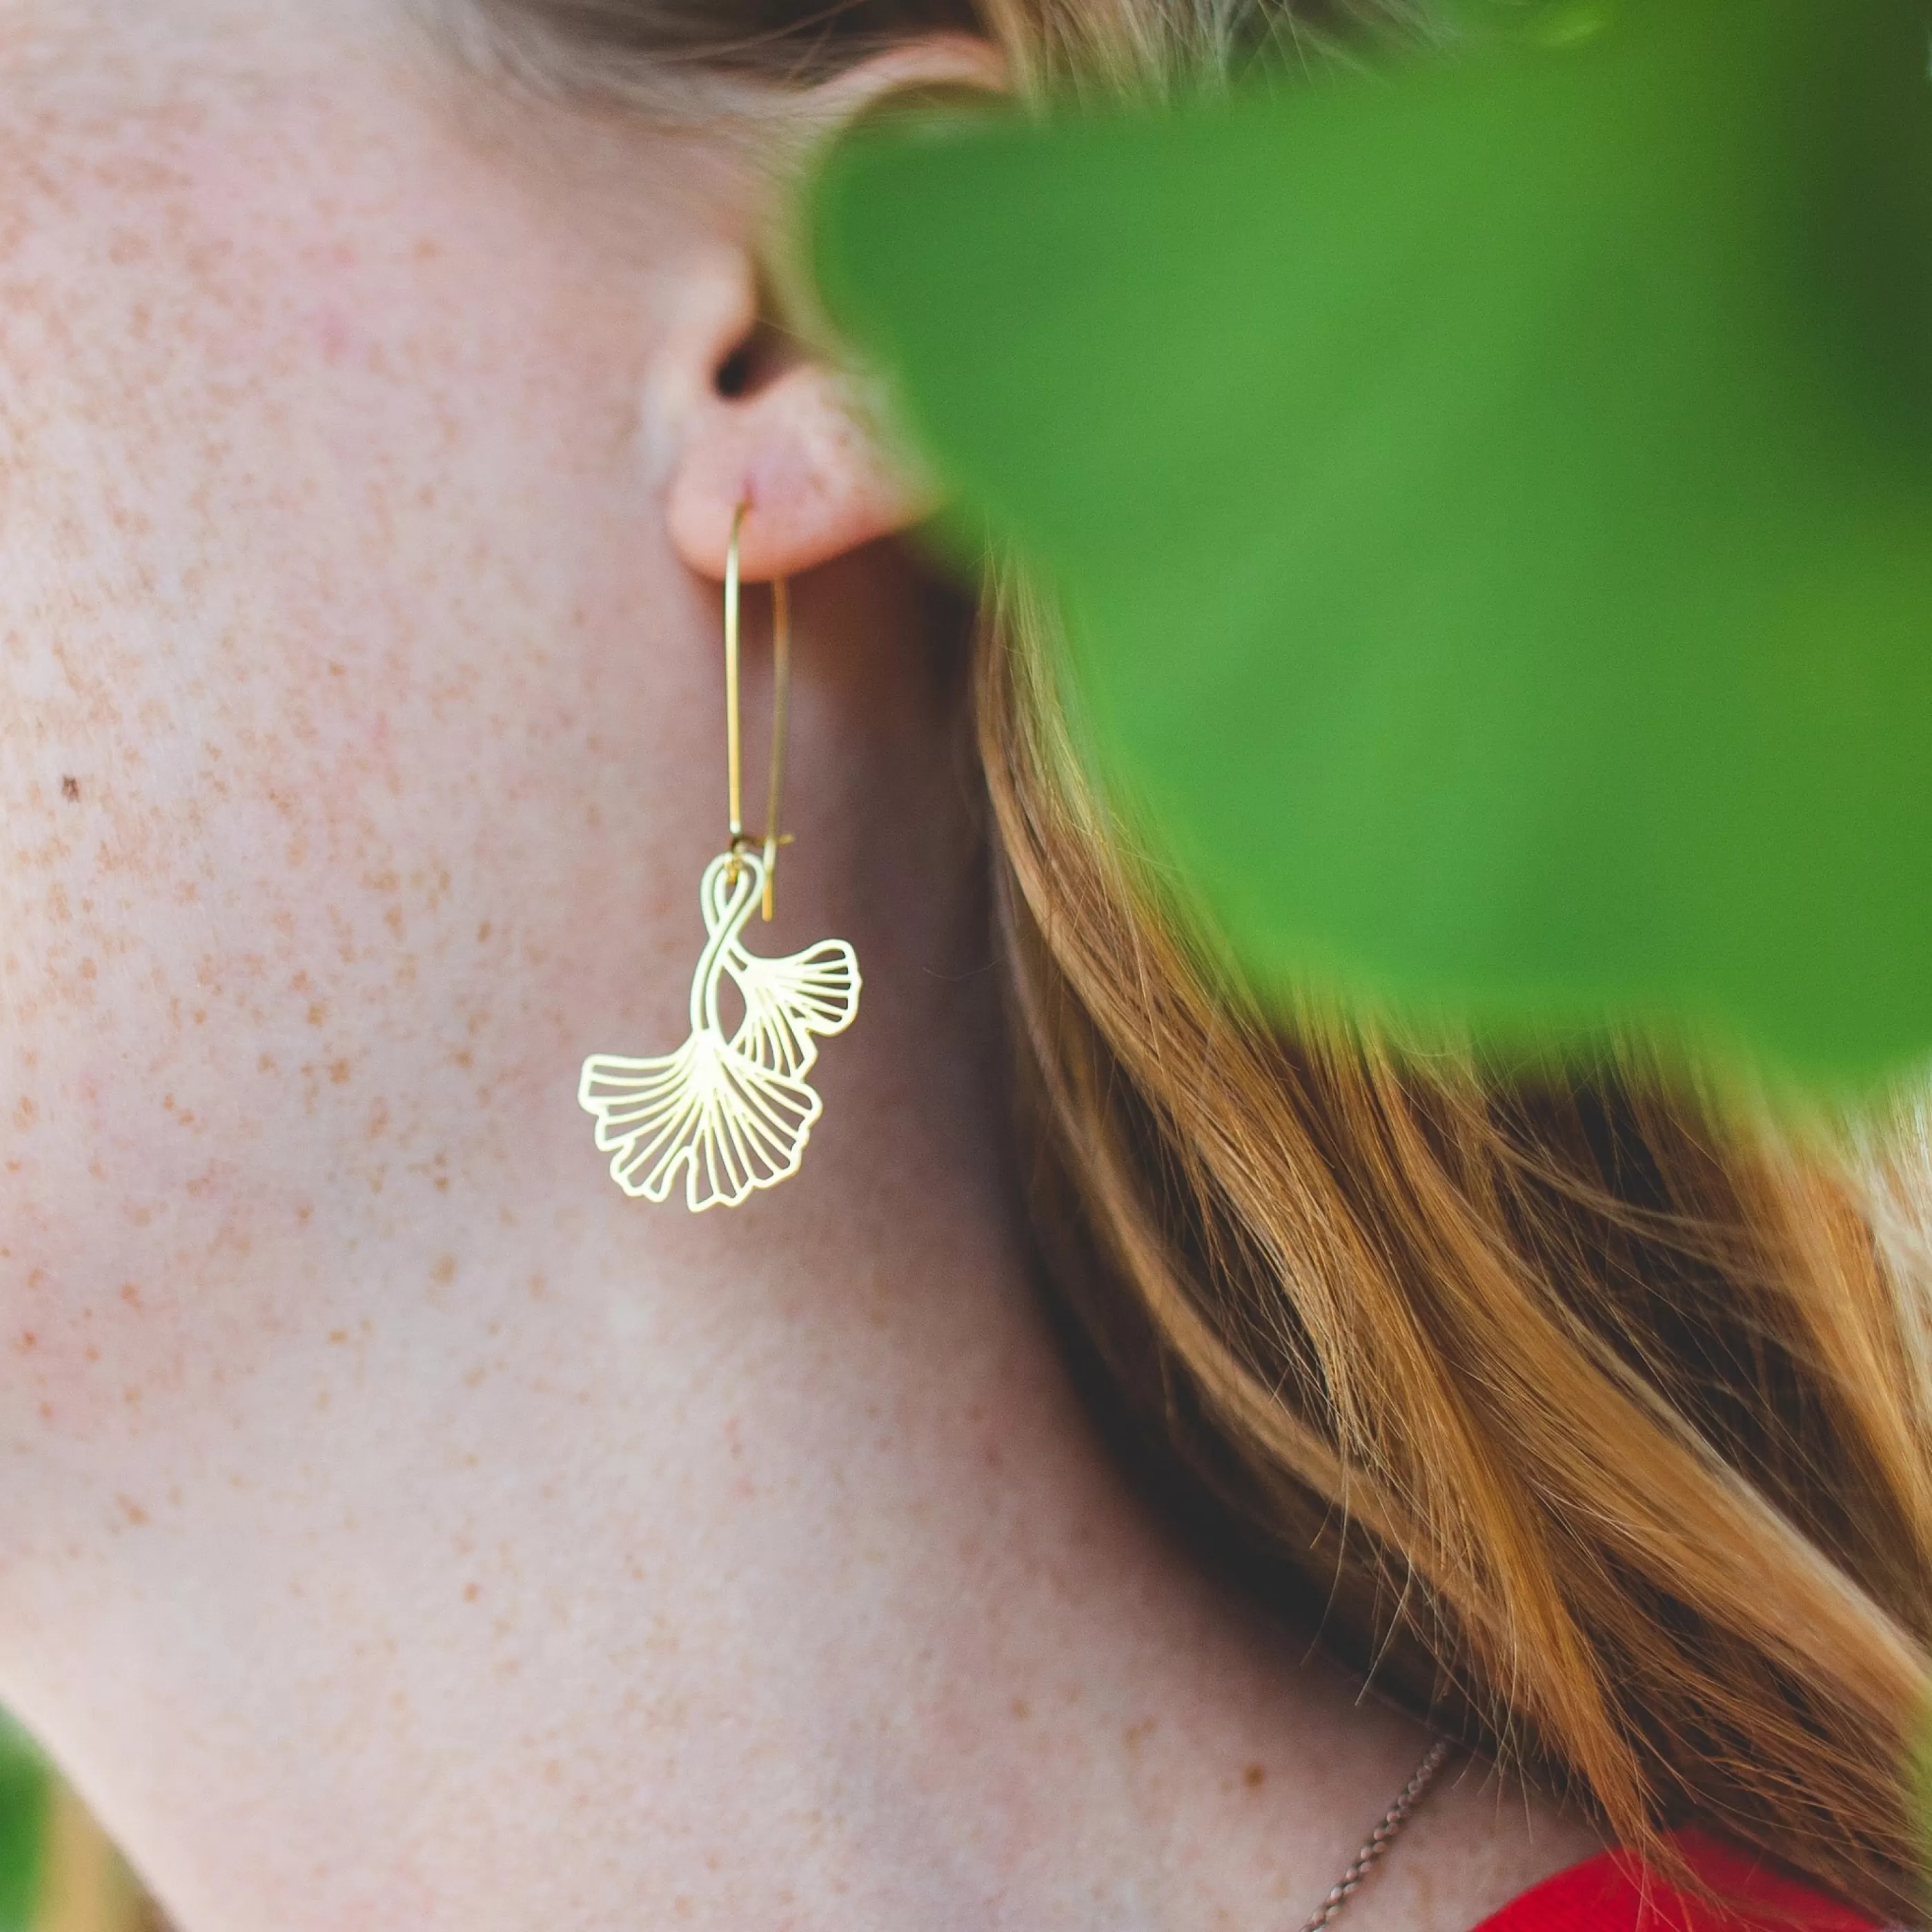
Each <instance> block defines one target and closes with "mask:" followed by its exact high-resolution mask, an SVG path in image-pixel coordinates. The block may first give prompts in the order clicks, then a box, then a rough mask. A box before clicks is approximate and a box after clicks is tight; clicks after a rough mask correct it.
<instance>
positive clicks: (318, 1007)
mask: <svg viewBox="0 0 1932 1932" xmlns="http://www.w3.org/2000/svg"><path fill="white" fill-rule="evenodd" d="M328 1017H329V1009H328V1007H326V1006H325V1005H324V1004H323V1002H322V1001H320V1000H318V1001H316V1003H315V1004H314V1006H312V1007H310V1008H309V1010H308V1023H309V1025H311V1026H320V1025H321V1024H322V1023H323V1021H324V1020H326V1019H328Z"/></svg>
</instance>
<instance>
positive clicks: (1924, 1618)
mask: <svg viewBox="0 0 1932 1932" xmlns="http://www.w3.org/2000/svg"><path fill="white" fill-rule="evenodd" d="M477 4H478V5H481V6H482V7H484V8H485V10H486V11H487V13H489V14H490V16H491V17H493V19H494V20H495V22H496V25H497V26H498V27H499V28H503V29H505V30H506V31H508V32H509V33H510V34H511V36H512V37H513V38H514V40H515V42H516V44H517V45H518V46H520V47H521V48H522V49H523V52H524V53H525V55H526V56H529V55H530V52H531V49H532V48H533V47H539V48H540V49H541V58H542V59H543V60H544V62H546V63H548V64H549V65H550V67H551V68H552V70H553V71H567V72H568V74H570V75H571V77H572V78H573V79H574V80H575V81H576V82H577V83H580V84H582V85H585V86H589V87H592V88H594V89H599V90H601V91H605V92H625V91H630V92H637V91H638V90H646V91H647V90H648V89H649V87H650V86H651V85H652V80H651V77H652V76H653V75H655V76H656V77H659V78H660V79H661V77H662V74H663V73H664V70H665V68H666V67H667V65H669V66H671V67H673V68H679V69H680V70H681V71H682V74H683V76H684V77H685V79H687V80H688V77H689V75H690V74H691V71H694V69H695V70H701V71H703V72H706V73H708V74H714V75H715V76H717V77H719V79H720V82H721V84H722V85H726V86H731V87H736V86H741V85H744V86H763V87H764V88H765V89H767V90H769V87H770V86H771V85H772V83H774V82H778V83H784V82H792V83H801V82H807V81H809V80H813V79H816V78H819V77H823V75H825V74H829V73H830V72H832V71H836V70H837V69H838V68H839V67H841V66H842V65H845V64H847V62H850V61H852V60H853V59H854V58H858V57H859V56H860V55H862V54H863V53H864V52H866V51H868V50H869V49H870V47H871V46H872V45H874V44H876V43H883V42H886V41H889V40H892V39H893V38H895V37H903V36H904V35H905V34H908V33H911V32H915V31H922V30H929V29H933V28H971V29H974V30H976V31H980V32H983V33H984V34H987V35H989V36H990V37H992V38H994V39H995V40H997V41H998V42H999V43H1001V46H1003V47H1004V49H1005V50H1006V52H1007V55H1008V57H1009V58H1010V61H1011V62H1012V63H1013V68H1014V70H1015V71H1016V73H1017V74H1019V76H1020V77H1022V83H1023V84H1024V85H1025V86H1028V87H1029V88H1033V89H1045V88H1046V87H1048V86H1053V85H1058V84H1070V83H1075V82H1078V83H1080V84H1082V85H1085V86H1095V85H1100V86H1141V85H1143V84H1145V83H1149V82H1154V83H1159V82H1160V80H1162V79H1163V77H1168V76H1172V75H1175V74H1182V73H1186V72H1189V71H1195V72H1200V71H1226V68H1228V66H1229V64H1230V63H1231V62H1235V61H1238V60H1239V59H1240V58H1242V57H1244V55H1245V54H1246V53H1247V52H1252V51H1253V50H1255V49H1262V48H1264V47H1265V46H1268V45H1270V44H1272V43H1279V42H1280V41H1282V40H1284V39H1289V38H1293V37H1298V36H1299V35H1301V34H1303V33H1304V32H1305V31H1308V28H1307V23H1306V22H1305V21H1304V19H1303V17H1302V16H1301V14H1300V13H1298V12H1296V11H1295V10H1292V9H1291V8H1290V7H1289V6H1287V5H1283V4H1282V0H847V4H846V5H836V4H834V5H826V4H824V0H477ZM1319 24H1321V25H1322V27H1323V28H1324V29H1326V28H1329V27H1332V26H1334V24H1335V23H1334V22H1333V21H1332V20H1331V21H1328V22H1325V23H1319ZM978 651H979V657H978V677H977V690H978V697H977V706H978V720H979V742H980V748H981V752H982V756H983V765H984V769H985V774H986V785H987V790H988V793H989V797H990V800H991V804H992V812H991V818H992V824H993V826H994V827H995V845H996V847H997V854H998V871H999V880H1000V892H999V905H1000V908H1001V914H1000V923H1001V932H1002V934H1003V936H1004V950H1005V954H1006V958H1007V964H1008V967H1009V970H1010V983H1011V987H1012V992H1013V1001H1012V1005H1013V1015H1014V1029H1013V1031H1014V1034H1015V1037H1016V1047H1017V1057H1018V1060H1019V1089H1020V1093H1021V1097H1022V1103H1023V1108H1024V1113H1025V1119H1026V1120H1027V1121H1028V1124H1029V1127H1030V1128H1031V1147H1032V1149H1033V1159H1032V1162H1031V1169H1030V1175H1031V1187H1032V1190H1033V1196H1034V1211H1035V1220H1036V1226H1037V1229H1038V1230H1039V1235H1040V1242H1041V1244H1042V1247H1043V1252H1044V1253H1045V1255H1046V1257H1047V1259H1048V1261H1049V1268H1048V1269H1047V1271H1046V1273H1047V1274H1048V1276H1049V1282H1050V1292H1051V1294H1052V1296H1053V1297H1054V1298H1055V1304H1056V1306H1057V1307H1058V1309H1059V1310H1060V1311H1061V1313H1064V1316H1065V1317H1066V1321H1065V1324H1064V1326H1065V1329H1066V1332H1067V1339H1068V1344H1069V1346H1070V1350H1071V1352H1072V1354H1073V1358H1074V1359H1075V1361H1076V1364H1077V1365H1079V1366H1080V1367H1082V1368H1083V1369H1084V1370H1085V1371H1086V1375H1085V1380H1086V1382H1087V1384H1088V1387H1089V1388H1090V1390H1091V1391H1093V1393H1094V1399H1095V1401H1096V1403H1097V1406H1098V1407H1099V1408H1100V1409H1101V1411H1102V1412H1103V1414H1104V1415H1106V1417H1108V1418H1109V1419H1110V1421H1111V1422H1112V1424H1114V1426H1115V1428H1116V1430H1117V1433H1118V1439H1119V1440H1120V1442H1121V1444H1122V1445H1123V1447H1124V1448H1125V1449H1126V1450H1127V1451H1128V1452H1129V1454H1130V1456H1131V1457H1132V1458H1133V1460H1134V1461H1135V1462H1136V1463H1137V1464H1138V1465H1139V1468H1140V1469H1141V1471H1142V1474H1143V1475H1144V1476H1145V1477H1146V1478H1148V1481H1150V1482H1151V1483H1152V1484H1154V1486H1155V1487H1157V1489H1158V1490H1160V1491H1161V1492H1162V1493H1163V1494H1164V1495H1165V1496H1166V1497H1167V1498H1168V1499H1169V1501H1170V1502H1172V1504H1174V1505H1175V1507H1176V1509H1177V1511H1178V1514H1180V1515H1181V1517H1183V1519H1184V1520H1186V1521H1187V1522H1188V1523H1190V1524H1191V1525H1192V1526H1193V1527H1194V1528H1195V1529H1196V1532H1197V1533H1199V1535H1201V1536H1202V1538H1203V1539H1204V1541H1206V1542H1207V1543H1208V1544H1210V1545H1211V1547H1213V1549H1214V1550H1215V1551H1216V1552H1217V1553H1218V1555H1219V1556H1220V1557H1221V1558H1222V1559H1224V1560H1226V1561H1228V1562H1231V1563H1232V1564H1233V1565H1235V1566H1236V1567H1237V1568H1238V1569H1239V1570H1240V1571H1241V1573H1242V1574H1244V1576H1245V1577H1246V1578H1247V1580H1248V1581H1249V1583H1250V1584H1251V1585H1252V1586H1253V1587H1254V1588H1255V1589H1257V1590H1258V1591H1259V1592H1261V1593H1262V1595H1264V1596H1265V1597H1266V1598H1268V1599H1270V1600H1271V1601H1274V1602H1275V1603H1276V1604H1278V1605H1280V1606H1282V1607H1285V1608H1292V1609H1293V1610H1295V1611H1296V1612H1297V1613H1299V1614H1303V1615H1307V1614H1311V1613H1312V1614H1314V1615H1316V1616H1319V1618H1320V1619H1321V1621H1322V1625H1323V1628H1324V1630H1325V1633H1326V1634H1327V1635H1328V1638H1329V1640H1331V1643H1334V1644H1335V1645H1336V1646H1337V1647H1338V1648H1339V1649H1342V1650H1343V1652H1346V1653H1348V1654H1350V1655H1352V1656H1353V1658H1355V1661H1357V1662H1358V1663H1359V1664H1361V1666H1362V1667H1364V1669H1365V1670H1370V1669H1372V1670H1373V1673H1374V1675H1375V1678H1376V1681H1377V1682H1379V1683H1380V1684H1382V1685H1384V1686H1385V1688H1389V1689H1391V1690H1392V1691H1394V1692H1395V1693H1397V1694H1399V1695H1401V1696H1403V1697H1406V1699H1408V1700H1409V1701H1410V1702H1411V1703H1412V1704H1413V1705H1414V1706H1415V1707H1416V1708H1417V1709H1419V1710H1421V1711H1423V1712H1425V1713H1427V1714H1428V1715H1430V1717H1431V1718H1433V1721H1435V1722H1436V1723H1437V1724H1439V1725H1442V1727H1445V1728H1446V1729H1449V1730H1454V1731H1457V1732H1458V1733H1460V1734H1462V1735H1463V1736H1466V1738H1468V1739H1470V1740H1471V1741H1472V1742H1475V1743H1476V1744H1478V1745H1480V1746H1481V1747H1482V1748H1486V1749H1487V1750H1489V1751H1492V1752H1493V1753H1495V1754H1496V1755H1498V1756H1499V1757H1502V1758H1503V1759H1505V1760H1508V1761H1510V1762H1511V1763H1514V1764H1515V1765H1517V1766H1519V1767H1521V1768H1523V1769H1526V1770H1527V1771H1528V1772H1529V1773H1530V1774H1531V1775H1533V1776H1535V1777H1537V1778H1540V1779H1541V1780H1542V1781H1544V1782H1545V1783H1546V1784H1548V1785H1549V1786H1550V1787H1553V1788H1554V1789H1556V1790H1559V1791H1561V1792H1564V1793H1568V1795H1570V1796H1572V1797H1573V1798H1574V1799H1576V1800H1577V1801H1578V1802H1580V1803H1582V1804H1583V1805H1586V1807H1587V1808H1589V1809H1590V1810H1591V1811H1592V1813H1593V1814H1595V1816H1596V1817H1598V1819H1599V1820H1601V1823H1602V1824H1603V1826H1604V1828H1605V1829H1607V1831H1608V1832H1610V1833H1612V1834H1613V1835H1615V1836H1616V1838H1619V1839H1620V1840H1621V1841H1623V1842H1625V1843H1627V1844H1630V1845H1633V1846H1637V1847H1640V1848H1642V1849H1645V1850H1646V1851H1647V1852H1650V1853H1651V1855H1653V1856H1654V1857H1656V1858H1660V1859H1661V1860H1662V1861H1664V1862H1665V1863H1668V1862H1669V1861H1670V1851H1669V1849H1668V1847H1667V1846H1665V1845H1664V1844H1663V1843H1662V1842H1661V1833H1662V1832H1664V1831H1665V1830H1667V1829H1669V1828H1670V1827H1672V1826H1676V1825H1678V1824H1679V1823H1686V1822H1691V1821H1697V1822H1701V1823H1704V1824H1706V1825H1707V1826H1710V1827H1712V1828H1714V1829H1717V1830H1718V1831H1720V1832H1723V1833H1725V1834H1727V1835H1730V1836H1731V1837H1733V1838H1736V1839H1739V1840H1741V1841H1745V1842H1746V1843H1750V1844H1752V1845H1754V1846H1759V1847H1761V1848H1762V1849H1764V1850H1766V1852H1769V1853H1771V1854H1772V1855H1774V1856H1775V1857H1776V1858H1779V1859H1781V1860H1782V1861H1784V1862H1786V1863H1787V1864H1790V1865H1791V1866H1793V1867H1796V1869H1797V1870H1799V1871H1801V1872H1802V1873H1805V1874H1806V1875H1808V1876H1809V1877H1811V1879H1813V1880H1814V1881H1815V1882H1817V1883H1819V1884H1820V1885H1823V1887H1825V1888H1827V1889H1829V1891H1832V1892H1835V1893H1836V1894H1838V1895H1839V1896H1841V1897H1843V1898H1844V1899H1846V1900H1849V1901H1850V1902H1852V1903H1854V1904H1855V1905H1858V1906H1861V1907H1862V1908H1864V1909H1866V1910H1867V1911H1868V1912H1871V1913H1873V1914H1874V1915H1878V1916H1879V1917H1881V1918H1890V1919H1897V1918H1900V1917H1903V1916H1907V1915H1911V1914H1912V1913H1914V1912H1915V1911H1916V1909H1917V1908H1918V1903H1919V1891H1918V1883H1917V1880H1916V1877H1915V1866H1916V1863H1917V1851H1918V1846H1917V1843H1916V1839H1915V1822H1914V1817H1913V1810H1914V1793H1913V1790H1912V1770H1911V1766H1912V1760H1913V1755H1914V1749H1915V1745H1916V1743H1917V1742H1918V1733H1919V1730H1920V1727H1921V1724H1923V1723H1924V1720H1925V1718H1926V1715H1927V1709H1928V1697H1927V1692H1928V1688H1932V1682H1928V1674H1927V1640H1928V1634H1932V1628H1929V1626H1932V1610H1928V1593H1927V1582H1928V1577H1932V1328H1929V1327H1928V1317H1932V1302H1928V1300H1927V1296H1926V1294H1925V1292H1924V1283H1925V1280H1926V1277H1927V1265H1928V1255H1932V1244H1929V1243H1928V1241H1927V1233H1926V1221H1925V1219H1924V1211H1923V1205H1922V1204H1924V1202H1925V1201H1926V1200H1927V1198H1928V1195H1929V1194H1932V1185H1928V1183H1932V1159H1928V1157H1927V1151H1926V1150H1927V1145H1928V1135H1927V1123H1926V1120H1925V1118H1924V1115H1923V1113H1922V1112H1919V1113H1911V1112H1905V1113H1902V1114H1900V1116H1899V1117H1898V1118H1895V1119H1894V1120H1891V1121H1889V1122H1888V1124H1887V1125H1886V1127H1885V1131H1884V1132H1883V1133H1882V1134H1881V1133H1878V1132H1876V1130H1874V1131H1871V1132H1868V1133H1863V1134H1859V1133H1854V1132H1853V1131H1852V1130H1851V1129H1849V1128H1844V1127H1840V1128H1838V1129H1835V1130H1827V1129H1826V1127H1823V1125H1821V1124H1817V1123H1813V1124H1810V1125H1809V1126H1808V1127H1805V1128H1804V1129H1802V1130H1800V1129H1799V1128H1797V1127H1794V1126H1793V1125H1791V1124H1790V1123H1789V1121H1788V1120H1787V1119H1786V1118H1784V1117H1782V1116H1781V1115H1777V1114H1775V1113H1774V1112H1773V1111H1772V1110H1771V1109H1769V1108H1766V1107H1762V1106H1754V1105H1753V1104H1752V1103H1751V1102H1750V1101H1749V1100H1747V1099H1745V1098H1744V1097H1740V1096H1739V1094H1738V1093H1737V1092H1736V1091H1735V1089H1734V1088H1733V1089H1731V1090H1727V1091H1726V1092H1725V1093H1724V1094H1722V1095H1718V1094H1712V1093H1710V1092H1706V1091H1701V1090H1700V1088H1698V1086H1697V1085H1696V1083H1694V1082H1692V1081H1691V1080H1690V1079H1688V1078H1687V1077H1685V1076H1683V1075H1682V1074H1681V1073H1679V1074H1672V1073H1667V1071H1665V1070H1664V1069H1662V1068H1661V1067H1659V1066H1658V1065H1657V1064H1654V1063H1652V1062H1651V1061H1649V1060H1647V1059H1646V1057H1645V1055H1643V1053H1642V1052H1641V1051H1640V1049H1637V1048H1636V1047H1635V1046H1631V1047H1629V1048H1627V1049H1625V1050H1623V1051H1622V1052H1607V1053H1606V1054H1605V1055H1604V1058H1602V1060H1601V1061H1600V1062H1599V1063H1598V1065H1597V1066H1596V1067H1594V1068H1593V1069H1592V1070H1590V1071H1589V1073H1588V1074H1587V1075H1584V1074H1577V1075H1575V1076H1568V1077H1566V1076H1562V1075H1559V1074H1554V1073H1547V1072H1545V1073H1541V1074H1533V1073H1514V1074H1508V1075H1504V1074H1499V1073H1495V1072H1493V1071H1490V1072H1486V1071H1485V1070H1484V1067H1482V1065H1481V1064H1480V1062H1479V1061H1478V1059H1477V1058H1475V1056H1473V1055H1456V1054H1454V1053H1448V1052H1442V1051H1441V1050H1436V1051H1433V1052H1429V1053H1426V1054H1425V1053H1423V1052H1417V1051H1412V1050H1407V1051H1406V1050H1404V1049H1403V1047H1402V1046H1401V1045H1400V1043H1398V1042H1397V1041H1396V1040H1393V1039H1391V1038H1389V1037H1379V1036H1378V1034H1376V1032H1375V1031H1373V1030H1372V1029H1370V1028H1367V1027H1365V1026H1363V1025H1349V1023H1347V1022H1344V1021H1343V1020H1341V1019H1338V1018H1337V1017H1336V1016H1334V1015H1332V1014H1325V1013H1317V1012H1315V1011H1313V1010H1310V1011H1309V1012H1307V1013H1303V1014H1301V1015H1300V1016H1295V1017H1293V1018H1292V1019H1289V1020H1288V1021H1283V1020H1281V1019H1279V1018H1278V1017H1277V1018H1274V1019H1268V1018H1265V1017H1264V1016H1262V1014H1261V1013H1259V1012H1258V1011H1257V1010H1256V1009H1255V1007H1253V1005H1252V1004H1250V1002H1249V1001H1247V998H1245V997H1244V995H1243V994H1242V993H1241V990H1240V989H1239V987H1238V985H1237V984H1236V983H1235V981H1234V980H1233V979H1232V977H1231V976H1230V975H1229V974H1228V973H1227V972H1226V971H1225V970H1223V968H1222V967H1221V965H1220V963H1219V962H1217V960H1216V959H1214V958H1213V957H1212V956H1210V955H1209V954H1208V953H1206V952H1205V951H1204V950H1203V949H1202V947H1199V945H1197V944H1193V943H1192V942H1190V939H1189V938H1187V936H1186V935H1187V932H1188V931H1189V927H1188V926H1187V922H1185V921H1183V920H1179V919H1175V917H1173V916H1172V915H1171V913H1170V912H1169V910H1168V908H1167V905H1166V900H1165V897H1164V894H1163V890H1162V889H1161V887H1160V883H1159V879H1158V874H1157V871H1155V869H1154V868H1153V867H1151V865H1148V863H1147V862H1145V860H1144V859H1143V858H1142V856H1140V855H1139V853H1138V852H1137V851H1136V848H1135V847H1134V846H1133V843H1132V841H1130V839H1128V838H1126V837H1125V836H1124V835H1123V834H1122V832H1121V829H1120V828H1119V827H1118V826H1117V825H1116V824H1115V823H1114V822H1113V820H1112V819H1111V818H1110V817H1109V813H1108V811H1107V810H1106V806H1105V805H1104V803H1103V801H1102V800H1100V799H1099V798H1097V796H1095V795H1094V793H1093V791H1092V790H1091V789H1090V787H1089V786H1088V781H1087V778H1086V776H1085V772H1084V771H1083V769H1082V764H1081V762H1080V760H1079V759H1078V758H1077V757H1076V756H1075V754H1074V751H1073V747H1072V746H1071V745H1070V742H1069V739H1068V736H1067V731H1066V729H1065V727H1064V721H1063V712H1062V710H1061V704H1060V701H1059V694H1058V662H1057V658H1056V654H1055V653H1056V646H1055V631H1054V628H1053V625H1052V622H1051V621H1050V617H1049V613H1046V611H1045V610H1043V609H1042V608H1040V607H1038V606H1037V604H1036V603H1035V601H1034V600H1033V599H1032V598H1031V597H1030V595H1028V592H1027V590H1026V589H1025V586H1023V585H1019V584H1016V583H1009V582H1004V581H998V580H995V581H994V582H992V583H989V586H987V589H986V595H985V598H984V600H983V612H982V623H981V636H980V640H979V645H978Z"/></svg>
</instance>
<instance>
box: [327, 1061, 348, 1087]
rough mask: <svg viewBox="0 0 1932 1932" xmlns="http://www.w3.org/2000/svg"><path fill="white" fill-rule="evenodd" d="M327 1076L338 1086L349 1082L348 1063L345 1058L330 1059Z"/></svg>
mask: <svg viewBox="0 0 1932 1932" xmlns="http://www.w3.org/2000/svg"><path fill="white" fill-rule="evenodd" d="M329 1079H331V1080H332V1081H333V1082H335V1085H337V1086H338V1087H346V1086H347V1085H349V1063H348V1061H346V1060H332V1061H330V1062H329Z"/></svg>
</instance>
